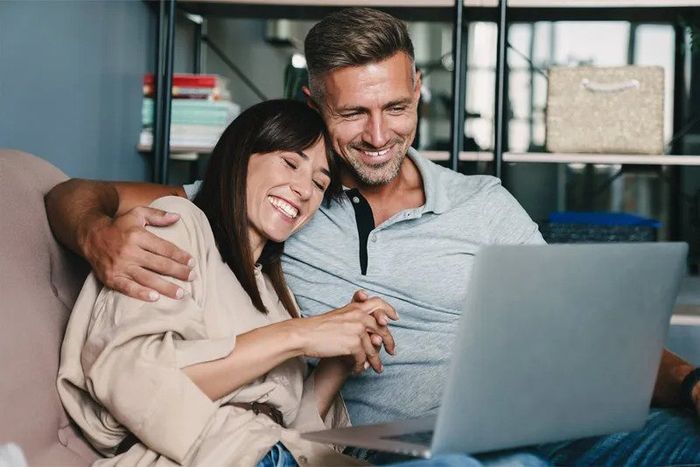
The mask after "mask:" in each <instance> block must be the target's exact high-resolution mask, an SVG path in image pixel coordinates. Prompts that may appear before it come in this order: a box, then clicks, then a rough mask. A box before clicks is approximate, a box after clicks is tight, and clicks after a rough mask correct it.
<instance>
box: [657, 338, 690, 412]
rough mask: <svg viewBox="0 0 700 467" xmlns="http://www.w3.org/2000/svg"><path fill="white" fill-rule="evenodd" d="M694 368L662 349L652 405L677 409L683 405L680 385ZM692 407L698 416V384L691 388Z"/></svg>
mask: <svg viewBox="0 0 700 467" xmlns="http://www.w3.org/2000/svg"><path fill="white" fill-rule="evenodd" d="M693 369H694V367H693V366H692V365H691V364H690V363H688V362H686V361H685V360H683V359H682V358H680V357H679V356H678V355H676V354H674V353H673V352H671V351H669V350H666V349H664V353H663V354H662V355H661V365H660V366H659V373H658V375H657V377H656V385H655V386H654V398H653V400H652V403H653V404H654V405H657V406H660V407H679V406H682V405H683V404H684V402H685V401H684V399H683V397H684V395H683V393H682V388H681V383H682V382H683V378H685V377H686V376H688V374H689V373H690V372H691V371H693ZM692 399H693V405H694V406H695V411H696V412H697V413H698V414H699V415H700V384H696V385H695V387H694V388H693V394H692Z"/></svg>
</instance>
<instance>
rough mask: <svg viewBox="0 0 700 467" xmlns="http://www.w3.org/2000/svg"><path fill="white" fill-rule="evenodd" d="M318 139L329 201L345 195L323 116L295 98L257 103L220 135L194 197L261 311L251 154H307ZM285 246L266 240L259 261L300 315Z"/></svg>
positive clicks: (282, 298) (293, 312) (288, 306)
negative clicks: (250, 204)
mask: <svg viewBox="0 0 700 467" xmlns="http://www.w3.org/2000/svg"><path fill="white" fill-rule="evenodd" d="M320 138H325V140H326V157H327V159H328V166H329V169H330V172H331V183H330V185H329V187H328V188H327V190H326V202H330V200H331V199H332V198H333V197H335V196H337V195H338V194H339V193H340V192H341V185H340V181H339V179H338V175H337V171H336V170H335V167H334V162H333V157H332V154H331V149H330V145H329V144H328V139H327V137H326V133H325V127H324V124H323V121H322V120H321V117H320V116H319V114H318V113H317V112H316V111H315V110H313V109H311V108H310V107H308V106H307V105H305V104H303V103H301V102H297V101H292V100H285V99H279V100H271V101H267V102H262V103H260V104H256V105H254V106H252V107H250V108H249V109H247V110H246V111H245V112H243V113H241V114H240V115H239V116H238V118H236V119H235V120H234V121H233V123H231V125H229V126H228V128H226V130H225V131H224V132H223V134H222V135H221V138H220V139H219V142H218V143H217V144H216V147H214V151H213V152H212V156H211V159H210V161H209V166H208V167H207V172H206V175H205V176H204V180H203V183H202V185H201V187H200V190H199V193H198V194H197V196H196V197H195V199H194V204H196V205H197V206H198V207H199V208H200V209H201V210H202V211H204V213H205V214H206V216H207V219H208V220H209V223H210V224H211V228H212V230H213V232H214V239H215V240H216V245H217V247H218V248H219V252H220V253H221V257H222V258H223V260H224V261H225V262H226V264H227V265H228V266H229V267H230V268H231V270H232V271H233V273H234V274H235V275H236V277H237V278H238V281H239V282H240V283H241V285H242V286H243V289H244V290H245V291H246V292H247V293H248V296H249V297H250V299H251V300H252V302H253V305H255V308H257V309H258V310H259V311H261V312H262V313H267V311H268V310H267V309H266V308H265V305H264V304H263V301H262V299H261V297H260V291H259V290H258V287H257V285H256V282H255V275H254V272H253V270H254V267H255V264H254V262H253V253H252V251H251V248H250V240H249V238H248V228H249V223H248V211H247V208H246V206H247V205H246V201H247V200H246V180H247V175H248V161H249V160H250V156H252V155H253V154H258V153H268V152H274V151H294V152H298V151H303V150H305V149H308V148H309V147H311V146H313V145H314V144H315V143H316V142H317V141H318V140H319V139H320ZM283 250H284V243H278V242H273V241H270V240H268V241H267V243H266V244H265V247H264V248H263V251H262V254H261V255H260V258H259V260H258V262H259V263H260V264H261V265H262V270H263V272H265V273H266V274H267V275H268V277H269V278H270V281H271V282H272V286H273V287H274V289H275V292H277V296H278V297H279V299H280V301H281V302H282V305H283V306H284V307H285V308H286V309H287V311H288V312H289V314H290V315H292V316H297V313H296V310H295V307H294V301H293V300H292V297H291V295H290V293H289V290H288V289H287V285H286V282H285V280H284V275H283V273H282V265H281V262H280V258H281V256H282V252H283Z"/></svg>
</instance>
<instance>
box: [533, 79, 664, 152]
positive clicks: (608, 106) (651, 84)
mask: <svg viewBox="0 0 700 467" xmlns="http://www.w3.org/2000/svg"><path fill="white" fill-rule="evenodd" d="M663 96H664V70H663V68H662V67H658V66H624V67H614V68H598V67H576V68H570V67H569V68H564V67H558V68H552V69H550V70H549V86H548V92H547V150H548V151H550V152H563V153H605V154H662V153H663V131H664V118H663V116H664V115H663V108H664V97H663Z"/></svg>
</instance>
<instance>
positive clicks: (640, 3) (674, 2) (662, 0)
mask: <svg viewBox="0 0 700 467" xmlns="http://www.w3.org/2000/svg"><path fill="white" fill-rule="evenodd" d="M387 3H393V2H387ZM464 6H468V7H497V6H498V0H464ZM693 6H700V1H698V0H508V7H509V8H666V7H693Z"/></svg>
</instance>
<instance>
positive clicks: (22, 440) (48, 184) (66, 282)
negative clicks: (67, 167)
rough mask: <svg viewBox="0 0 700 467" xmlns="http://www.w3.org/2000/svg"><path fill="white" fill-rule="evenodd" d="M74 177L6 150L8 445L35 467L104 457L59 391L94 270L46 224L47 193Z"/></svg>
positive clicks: (1, 183)
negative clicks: (64, 351)
mask: <svg viewBox="0 0 700 467" xmlns="http://www.w3.org/2000/svg"><path fill="white" fill-rule="evenodd" d="M66 178H67V177H66V176H65V175H64V174H63V173H62V172H61V171H60V170H58V169H57V168H55V167H54V166H52V165H51V164H49V163H48V162H46V161H44V160H42V159H39V158H38V157H35V156H32V155H29V154H26V153H23V152H20V151H13V150H0V212H1V213H2V222H1V223H0V244H1V245H2V250H1V251H0V262H1V263H2V267H1V268H0V274H1V277H0V297H1V298H0V300H2V304H0V405H1V407H2V408H1V409H0V445H1V444H5V443H8V442H13V443H16V444H17V445H19V446H20V447H21V449H22V450H23V451H24V455H25V457H26V458H27V461H28V463H29V465H32V466H34V465H36V466H51V467H54V466H61V465H69V466H82V465H90V464H91V463H92V462H93V461H94V460H95V459H97V458H98V457H99V456H98V454H97V453H96V452H95V451H94V450H93V449H92V448H91V447H90V445H89V444H88V443H87V442H86V441H85V440H84V439H83V438H82V437H81V435H80V434H79V432H78V431H77V430H76V429H75V428H74V427H73V425H71V424H70V422H69V419H68V417H67V415H66V413H65V412H64V410H63V407H62V406H61V401H60V400H59V398H58V393H57V391H56V373H57V371H58V360H59V351H60V347H61V341H62V337H63V332H64V330H65V327H66V323H67V321H68V316H69V314H70V310H71V309H72V307H73V303H74V302H75V299H76V297H77V296H78V293H79V292H80V288H81V286H82V283H83V281H84V279H85V276H86V275H87V273H88V268H87V267H86V263H84V262H83V261H82V260H81V259H80V258H78V257H77V256H76V255H74V254H72V253H71V252H69V251H67V250H66V249H64V248H63V247H61V246H60V245H59V244H58V243H57V242H56V240H54V238H53V235H52V234H51V230H50V228H49V224H48V221H47V219H46V212H45V209H44V195H45V194H46V193H47V192H48V191H49V190H50V189H51V188H52V187H53V186H54V185H56V184H57V183H60V182H62V181H63V180H65V179H66ZM0 464H2V462H0Z"/></svg>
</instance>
